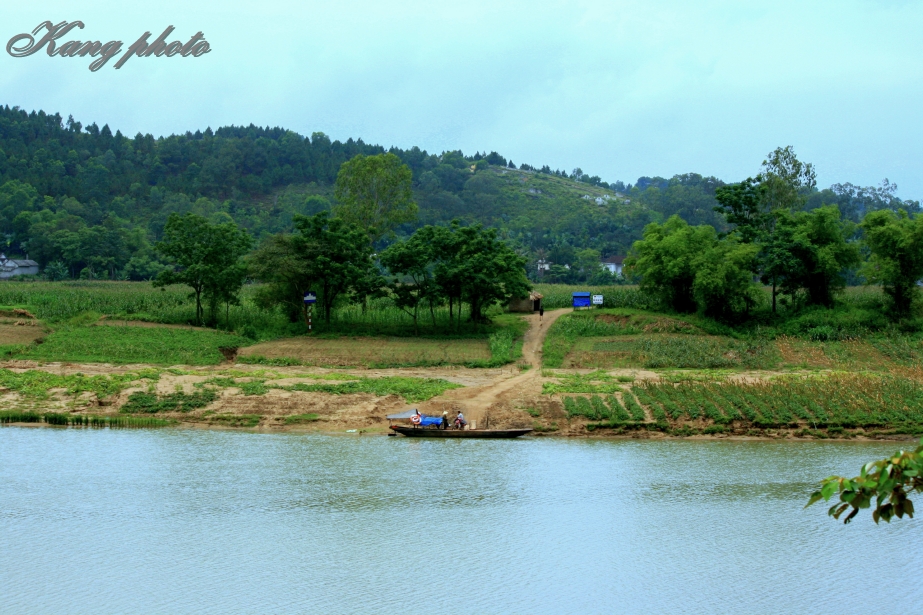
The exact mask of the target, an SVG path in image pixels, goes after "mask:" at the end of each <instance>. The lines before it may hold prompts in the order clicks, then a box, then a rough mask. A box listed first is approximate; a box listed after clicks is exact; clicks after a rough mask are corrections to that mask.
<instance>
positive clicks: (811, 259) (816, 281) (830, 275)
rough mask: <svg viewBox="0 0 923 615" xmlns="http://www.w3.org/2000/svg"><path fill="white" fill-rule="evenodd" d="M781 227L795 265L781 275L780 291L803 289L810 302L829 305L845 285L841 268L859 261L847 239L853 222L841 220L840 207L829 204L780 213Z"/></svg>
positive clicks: (792, 292)
mask: <svg viewBox="0 0 923 615" xmlns="http://www.w3.org/2000/svg"><path fill="white" fill-rule="evenodd" d="M783 226H784V227H785V229H784V232H781V235H784V236H785V240H786V241H788V242H789V245H788V246H787V251H788V253H789V254H790V255H791V257H792V258H791V260H792V262H793V264H794V266H793V267H792V269H791V270H789V271H787V272H784V274H783V282H782V292H785V293H787V294H788V295H789V296H794V295H795V293H797V292H799V291H802V290H803V291H804V293H805V296H806V297H805V298H806V300H807V303H808V304H809V305H823V306H825V307H831V306H832V305H833V300H834V295H835V293H836V292H837V291H840V290H842V289H843V288H844V287H845V286H846V281H845V278H844V277H843V272H844V270H845V269H847V268H849V267H853V266H855V265H858V264H859V260H860V255H859V247H858V246H857V245H856V244H854V243H849V242H848V241H847V238H848V237H850V236H851V235H852V234H853V232H854V225H852V224H851V223H843V222H842V221H841V220H840V210H839V209H838V208H837V207H836V206H835V205H828V206H826V207H819V208H817V209H815V210H813V211H810V212H799V213H797V214H795V215H792V214H789V213H787V212H782V214H781V218H780V222H779V230H780V231H783V229H782V228H781V227H783ZM777 235H780V233H777Z"/></svg>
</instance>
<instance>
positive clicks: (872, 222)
mask: <svg viewBox="0 0 923 615" xmlns="http://www.w3.org/2000/svg"><path fill="white" fill-rule="evenodd" d="M861 227H862V230H863V231H865V238H864V241H865V245H867V246H868V248H869V250H870V251H871V258H870V259H869V261H868V263H867V264H866V266H865V267H864V268H863V274H864V275H865V278H866V279H867V280H868V281H869V282H870V283H873V284H881V285H882V289H883V290H884V292H885V294H886V295H887V296H888V298H889V299H890V303H891V311H892V313H893V314H894V315H895V316H897V317H904V316H907V315H909V314H910V312H911V309H912V308H913V306H914V303H915V302H916V300H917V299H918V295H919V290H918V289H917V282H918V281H919V280H920V279H921V278H923V216H916V217H914V218H910V217H908V216H907V212H905V211H903V210H901V211H900V212H899V213H897V214H895V213H894V212H891V211H886V210H881V211H874V212H871V213H869V214H868V215H866V216H865V218H864V219H863V220H862V224H861Z"/></svg>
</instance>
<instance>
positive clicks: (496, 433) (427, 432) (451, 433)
mask: <svg viewBox="0 0 923 615" xmlns="http://www.w3.org/2000/svg"><path fill="white" fill-rule="evenodd" d="M391 429H393V430H394V431H396V432H397V433H399V434H403V435H405V436H408V437H410V438H518V437H519V436H524V435H525V434H527V433H529V432H530V431H532V428H531V427H527V428H524V429H431V428H426V427H401V426H398V425H391Z"/></svg>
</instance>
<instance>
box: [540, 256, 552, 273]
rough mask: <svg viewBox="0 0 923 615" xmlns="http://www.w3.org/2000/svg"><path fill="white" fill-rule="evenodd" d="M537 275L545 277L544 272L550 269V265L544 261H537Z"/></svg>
mask: <svg viewBox="0 0 923 615" xmlns="http://www.w3.org/2000/svg"><path fill="white" fill-rule="evenodd" d="M537 265H538V267H537V268H538V275H545V272H546V271H548V270H549V269H551V263H550V262H549V261H546V260H545V259H543V258H542V259H539V261H538V263H537Z"/></svg>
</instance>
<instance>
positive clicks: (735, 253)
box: [692, 238, 759, 320]
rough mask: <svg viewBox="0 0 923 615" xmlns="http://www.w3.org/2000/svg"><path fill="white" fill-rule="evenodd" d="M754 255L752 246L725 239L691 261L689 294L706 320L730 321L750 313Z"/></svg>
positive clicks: (753, 296)
mask: <svg viewBox="0 0 923 615" xmlns="http://www.w3.org/2000/svg"><path fill="white" fill-rule="evenodd" d="M758 251H759V248H758V247H757V246H755V245H753V244H747V243H740V242H738V241H737V240H736V239H735V238H727V239H724V240H721V241H717V242H715V243H714V244H713V245H712V246H711V247H710V248H709V249H708V250H706V251H705V252H703V253H701V254H700V255H698V257H697V258H696V259H694V261H693V266H694V267H695V278H694V280H693V282H692V294H693V296H694V297H695V301H696V304H697V305H698V306H699V308H700V309H701V310H702V312H703V313H704V314H705V315H706V316H711V317H712V318H717V319H719V320H734V319H736V318H739V317H741V316H743V315H746V314H748V313H749V312H750V311H751V310H752V309H753V306H754V305H756V301H757V296H758V294H757V290H756V288H754V285H753V273H752V272H753V267H754V263H755V262H756V258H757V253H758Z"/></svg>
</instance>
